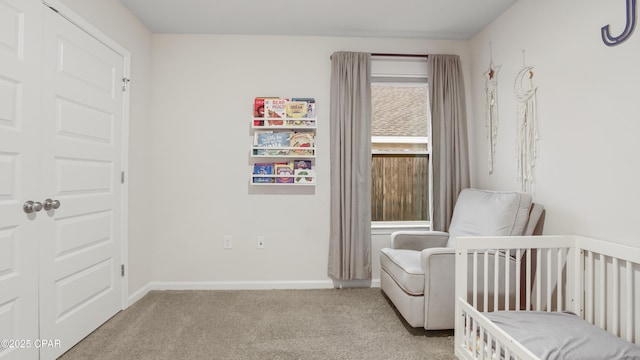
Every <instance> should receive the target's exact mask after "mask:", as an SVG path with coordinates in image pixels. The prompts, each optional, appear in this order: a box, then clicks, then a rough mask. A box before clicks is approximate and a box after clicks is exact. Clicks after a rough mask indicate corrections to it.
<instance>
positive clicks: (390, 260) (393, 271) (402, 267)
mask: <svg viewBox="0 0 640 360" xmlns="http://www.w3.org/2000/svg"><path fill="white" fill-rule="evenodd" d="M381 251H382V254H381V256H380V262H381V266H382V267H383V268H384V269H385V270H386V271H387V273H388V274H389V276H390V277H391V278H392V279H393V280H394V281H395V282H396V283H398V285H400V287H401V288H402V290H404V291H405V292H406V293H407V294H411V295H422V294H424V270H423V269H422V265H421V261H420V251H415V250H406V249H390V248H384V249H382V250H381Z"/></svg>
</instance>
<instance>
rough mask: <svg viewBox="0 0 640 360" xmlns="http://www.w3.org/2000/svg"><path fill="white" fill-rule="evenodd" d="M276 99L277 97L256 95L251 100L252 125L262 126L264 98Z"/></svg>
mask: <svg viewBox="0 0 640 360" xmlns="http://www.w3.org/2000/svg"><path fill="white" fill-rule="evenodd" d="M265 99H277V97H257V98H255V99H254V100H253V125H254V126H264V120H262V118H264V100H265Z"/></svg>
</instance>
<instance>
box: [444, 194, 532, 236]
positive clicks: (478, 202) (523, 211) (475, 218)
mask: <svg viewBox="0 0 640 360" xmlns="http://www.w3.org/2000/svg"><path fill="white" fill-rule="evenodd" d="M531 201H532V199H531V195H529V194H525V193H519V192H502V191H489V190H478V189H464V190H462V191H461V192H460V195H459V196H458V200H457V201H456V206H455V208H454V210H453V216H452V218H451V226H450V228H449V235H450V236H449V241H447V247H450V248H455V247H456V238H457V237H458V236H509V235H522V234H523V233H524V230H525V227H526V226H527V222H528V221H529V210H530V208H531Z"/></svg>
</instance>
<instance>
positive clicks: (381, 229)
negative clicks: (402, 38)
mask: <svg viewBox="0 0 640 360" xmlns="http://www.w3.org/2000/svg"><path fill="white" fill-rule="evenodd" d="M399 63H400V61H399ZM374 68H375V67H374ZM425 68H426V66H425ZM407 83H411V84H425V85H426V86H427V91H429V81H428V77H427V76H426V74H384V75H383V74H372V76H371V86H372V87H373V86H374V85H375V84H407ZM427 106H428V108H427V109H428V110H427V121H428V123H427V136H426V137H424V136H416V137H404V136H371V144H372V149H371V155H372V156H374V155H385V154H388V155H398V154H404V155H412V154H415V155H426V156H427V157H428V159H429V160H428V167H429V176H428V180H427V181H428V187H429V189H428V190H429V204H428V206H429V219H431V218H432V216H433V171H432V170H433V166H432V156H431V152H432V131H431V114H430V107H429V106H430V104H427ZM397 140H402V142H401V143H416V144H418V143H419V144H423V143H425V142H426V150H409V151H378V150H374V149H373V144H380V143H394V141H395V143H399V142H397ZM431 224H432V222H431V220H420V221H371V229H372V232H373V233H374V234H388V233H391V232H393V231H395V230H431Z"/></svg>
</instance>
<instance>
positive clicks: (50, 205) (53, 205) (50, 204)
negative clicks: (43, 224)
mask: <svg viewBox="0 0 640 360" xmlns="http://www.w3.org/2000/svg"><path fill="white" fill-rule="evenodd" d="M43 206H44V209H45V210H47V211H48V210H51V209H57V208H59V207H60V201H58V200H51V199H46V200H45V201H44V203H43Z"/></svg>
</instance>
